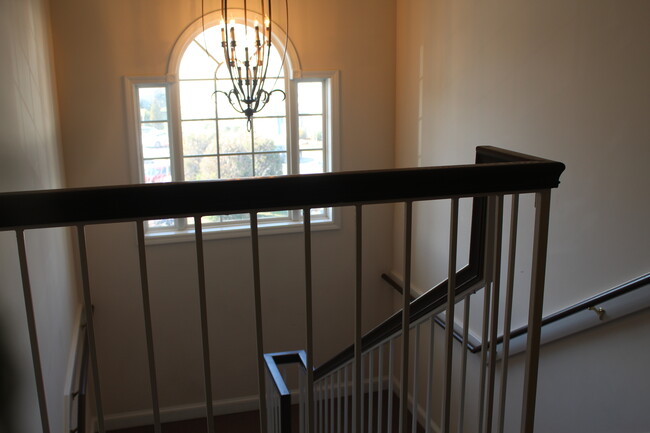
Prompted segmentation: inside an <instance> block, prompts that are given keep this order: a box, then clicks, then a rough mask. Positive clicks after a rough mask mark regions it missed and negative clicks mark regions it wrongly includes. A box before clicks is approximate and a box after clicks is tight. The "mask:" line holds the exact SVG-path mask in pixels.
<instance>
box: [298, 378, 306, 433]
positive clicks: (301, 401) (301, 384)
mask: <svg viewBox="0 0 650 433" xmlns="http://www.w3.org/2000/svg"><path fill="white" fill-rule="evenodd" d="M305 373H306V371H305ZM305 373H303V369H302V367H301V366H298V425H299V431H300V433H305Z"/></svg>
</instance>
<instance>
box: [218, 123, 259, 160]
mask: <svg viewBox="0 0 650 433" xmlns="http://www.w3.org/2000/svg"><path fill="white" fill-rule="evenodd" d="M251 151H252V149H251V133H250V132H248V131H247V129H246V120H245V119H236V120H220V121H219V153H244V152H251Z"/></svg>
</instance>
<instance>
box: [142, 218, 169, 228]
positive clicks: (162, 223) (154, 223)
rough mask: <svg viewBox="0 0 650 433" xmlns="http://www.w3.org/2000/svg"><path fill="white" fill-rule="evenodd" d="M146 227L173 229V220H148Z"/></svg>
mask: <svg viewBox="0 0 650 433" xmlns="http://www.w3.org/2000/svg"><path fill="white" fill-rule="evenodd" d="M147 227H148V228H150V229H162V228H168V227H174V218H169V219H166V220H149V221H147Z"/></svg>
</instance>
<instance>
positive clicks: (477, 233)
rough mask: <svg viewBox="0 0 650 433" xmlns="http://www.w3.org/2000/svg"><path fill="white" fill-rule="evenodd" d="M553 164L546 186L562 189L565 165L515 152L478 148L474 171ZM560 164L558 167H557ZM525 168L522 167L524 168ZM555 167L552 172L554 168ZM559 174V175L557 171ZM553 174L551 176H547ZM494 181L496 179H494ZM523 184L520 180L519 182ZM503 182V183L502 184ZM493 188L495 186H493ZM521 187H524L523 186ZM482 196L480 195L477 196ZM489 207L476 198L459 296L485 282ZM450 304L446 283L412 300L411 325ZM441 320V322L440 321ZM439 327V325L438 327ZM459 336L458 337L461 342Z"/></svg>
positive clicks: (387, 329)
mask: <svg viewBox="0 0 650 433" xmlns="http://www.w3.org/2000/svg"><path fill="white" fill-rule="evenodd" d="M549 163H550V164H551V165H549V166H547V169H548V170H550V171H552V172H554V173H556V175H557V177H556V178H555V180H554V181H552V182H551V183H548V184H547V187H548V188H555V187H557V186H558V185H559V176H560V174H561V173H562V171H564V168H565V166H564V164H562V163H554V162H551V161H548V160H545V159H541V158H537V157H534V156H530V155H524V154H522V153H517V152H512V151H509V150H504V149H499V148H496V147H491V146H479V147H477V148H476V165H474V166H473V167H476V168H481V167H496V166H500V167H507V166H509V165H510V164H524V165H528V164H532V165H531V166H529V167H532V166H534V165H535V164H549ZM554 164H557V165H554ZM522 167H523V166H522ZM551 167H553V168H551ZM555 170H558V171H555ZM547 174H550V172H547ZM492 180H494V179H492ZM520 180H521V179H520ZM502 182H503V183H502ZM496 183H498V184H499V185H500V186H499V187H498V188H497V189H498V190H496V191H493V192H497V193H498V192H501V193H506V192H515V191H516V192H525V191H530V190H528V189H524V190H518V189H517V188H516V187H514V186H513V188H509V187H508V186H507V183H508V182H507V179H505V178H502V179H499V180H498V181H496ZM492 186H494V185H492ZM520 186H521V185H520ZM477 195H479V196H480V194H477ZM485 225H486V203H485V199H484V198H475V199H474V203H473V210H472V229H471V237H470V252H469V254H470V257H469V264H468V265H467V266H466V267H465V268H463V269H462V270H460V271H459V272H458V273H457V274H456V294H457V295H460V294H462V293H465V292H466V291H468V290H473V289H475V288H477V286H478V285H480V284H481V282H482V281H483V263H484V260H485V257H484V249H485V233H486V226H485ZM446 302H447V280H445V281H443V282H442V283H440V284H438V285H437V286H436V287H434V288H433V289H431V290H429V291H428V292H427V293H425V294H423V295H422V296H420V297H419V298H417V299H416V300H413V301H412V303H411V306H410V310H411V311H410V317H409V323H414V322H416V321H417V320H419V319H421V318H422V317H424V316H426V315H428V314H430V313H431V312H432V311H433V310H435V309H436V308H439V307H441V306H443V305H444V304H445V303H446ZM438 320H439V319H438ZM401 321H402V312H401V311H398V312H397V313H395V314H393V315H392V316H391V317H389V318H388V319H386V320H385V321H383V322H382V323H381V324H379V325H378V326H377V327H375V328H374V329H373V330H371V331H370V332H369V333H367V334H366V335H365V336H364V337H363V338H362V341H361V346H362V351H365V350H367V349H369V348H371V347H373V346H375V345H376V344H378V343H380V342H382V341H384V340H385V339H387V338H388V337H390V336H391V335H393V334H395V333H396V332H399V330H400V329H401ZM439 324H440V323H439ZM459 337H460V336H457V338H459ZM469 347H470V350H472V351H477V350H478V349H476V348H475V347H474V346H469ZM353 357H354V346H353V345H351V346H349V347H347V348H346V349H344V350H342V351H341V352H339V353H338V354H337V355H335V356H334V357H332V358H331V359H330V360H329V361H327V362H325V363H324V364H323V365H321V366H319V367H318V368H317V369H316V370H315V371H314V380H317V379H319V378H321V377H323V376H326V375H327V374H328V373H330V372H332V371H334V370H336V369H337V368H339V367H340V366H341V365H343V364H344V363H346V362H348V361H350V360H351V359H352V358H353Z"/></svg>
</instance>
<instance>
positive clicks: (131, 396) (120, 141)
mask: <svg viewBox="0 0 650 433" xmlns="http://www.w3.org/2000/svg"><path fill="white" fill-rule="evenodd" d="M216 3H218V2H206V10H210V9H211V8H212V7H213V6H214V5H216ZM200 5H201V3H200V1H198V0H197V1H192V2H178V1H172V0H163V1H160V0H155V1H154V0H144V1H138V2H133V1H130V0H129V1H127V0H110V1H99V2H85V1H80V0H59V1H56V2H53V3H52V23H53V33H54V43H55V56H56V67H57V76H58V81H57V83H58V91H59V94H60V98H59V106H60V111H61V122H62V137H63V138H62V140H63V146H64V154H65V161H66V169H67V176H68V179H69V182H70V185H71V186H90V185H108V184H120V183H128V182H130V181H131V179H130V177H129V173H130V170H129V167H130V166H129V164H130V162H129V157H128V155H129V152H128V148H127V144H126V143H127V141H128V140H127V133H126V125H125V118H126V116H125V113H124V111H125V102H124V100H123V98H124V96H123V95H124V92H123V89H122V78H123V77H124V76H137V75H149V76H151V75H163V74H165V73H166V68H167V61H168V56H169V53H170V52H171V50H172V48H173V46H174V42H175V40H176V38H177V37H178V36H179V35H180V34H181V33H182V31H183V29H185V28H186V27H187V26H188V25H189V24H190V23H192V22H193V21H194V20H196V19H197V18H199V16H200ZM290 11H291V16H290V20H291V23H290V24H291V27H290V37H291V39H292V41H293V43H294V44H295V47H296V48H297V51H298V54H299V56H300V59H301V63H302V67H303V70H305V71H322V70H339V71H340V74H341V75H340V77H341V83H340V84H341V92H340V106H341V110H340V115H341V116H340V121H341V128H340V142H341V161H340V162H341V164H340V166H341V168H342V169H343V170H356V169H370V168H374V169H377V168H389V167H392V166H393V155H394V154H393V137H394V128H393V125H394V121H393V119H394V93H395V87H394V66H393V65H394V52H395V39H394V24H393V15H394V4H393V2H392V1H389V0H385V1H384V0H382V1H381V2H371V1H367V0H364V1H356V2H345V1H343V0H337V1H330V2H325V3H323V2H316V1H313V0H300V1H291V2H290ZM359 17H363V20H362V23H363V25H364V26H360V25H359V20H358V18H359ZM366 214H367V215H368V216H367V219H366V230H367V231H366V246H367V256H366V258H365V263H366V265H367V266H366V273H365V281H366V282H367V285H366V288H365V290H366V291H365V294H366V299H367V301H366V304H365V312H366V320H365V324H366V326H367V327H368V328H369V327H371V326H372V325H374V324H376V323H377V322H378V321H380V320H381V319H382V318H383V317H385V316H386V315H388V314H389V313H390V312H391V309H392V305H391V296H390V294H391V292H390V289H389V288H388V287H387V286H385V285H384V283H382V282H381V280H380V278H379V275H380V273H381V272H384V271H386V270H387V269H389V267H390V251H391V227H392V213H391V211H390V208H388V207H376V208H373V209H371V210H369V211H368V212H367V213H366ZM351 218H352V212H351V210H350V209H346V210H344V212H343V223H342V228H341V229H340V230H335V231H328V232H319V233H316V234H314V239H313V242H314V254H315V258H316V263H317V264H316V267H315V270H314V272H315V287H314V290H315V293H314V305H315V318H314V320H315V323H316V325H315V338H316V342H315V343H316V350H315V357H316V362H317V363H320V362H323V361H324V360H326V359H328V358H329V357H330V356H331V355H333V354H334V353H335V352H336V351H338V350H339V349H341V348H342V347H343V346H345V345H347V344H348V343H350V342H351V341H352V325H353V323H352V299H353V296H352V289H353V287H354V272H353V264H354V249H353V244H352V239H353V237H354V235H353V233H354V232H353V227H354V225H353V221H352V220H351ZM134 231H135V230H134V228H133V227H132V226H127V225H114V226H106V227H96V228H95V227H93V228H91V229H89V232H88V239H89V251H90V254H91V255H92V258H91V263H90V266H91V284H92V295H93V302H94V304H95V307H96V309H95V317H96V320H97V322H96V323H97V335H98V346H99V352H100V370H101V372H102V375H101V379H102V386H103V389H102V396H103V398H104V403H105V406H106V412H107V413H108V414H109V415H111V414H117V413H124V412H128V411H133V410H147V409H149V408H150V405H151V403H150V397H149V394H148V376H147V370H146V356H145V353H144V347H145V346H144V331H143V323H142V313H141V311H142V301H141V298H140V294H139V288H138V287H139V276H138V271H137V267H136V266H137V249H136V244H135V234H134ZM205 248H206V266H207V282H208V303H209V309H210V343H211V351H212V356H213V360H212V366H213V368H212V371H213V377H214V380H213V389H214V395H215V399H216V400H223V399H226V398H240V397H242V398H245V397H248V396H251V395H253V394H254V393H255V392H256V373H255V346H254V327H253V323H252V319H253V305H252V287H251V281H252V280H251V259H250V241H249V240H247V239H231V240H219V241H208V242H206V245H205ZM261 249H262V254H263V256H262V284H263V288H262V291H263V301H264V308H265V309H264V325H265V329H264V332H265V350H266V351H267V352H268V351H277V350H289V349H299V348H304V347H305V343H304V336H303V333H304V332H303V331H302V329H304V328H303V327H304V312H303V311H304V309H303V305H304V294H303V284H304V283H303V276H302V270H303V258H302V253H301V251H302V236H301V235H299V234H293V235H276V236H266V237H263V238H262V240H261ZM147 254H148V260H149V263H148V264H149V269H150V281H151V297H152V305H153V321H154V336H155V344H156V353H157V355H158V360H157V362H158V372H159V380H160V385H159V386H160V396H161V404H162V406H165V407H174V406H178V405H182V404H193V403H199V402H201V400H202V399H203V387H202V385H201V381H202V372H201V369H202V364H201V362H202V361H201V352H200V336H199V329H200V328H199V321H198V320H199V319H198V317H199V310H198V294H197V282H196V276H195V274H196V272H195V267H196V260H195V252H194V249H193V245H192V244H190V243H179V244H168V245H156V246H150V247H148V248H147ZM325 264H326V265H325Z"/></svg>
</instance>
